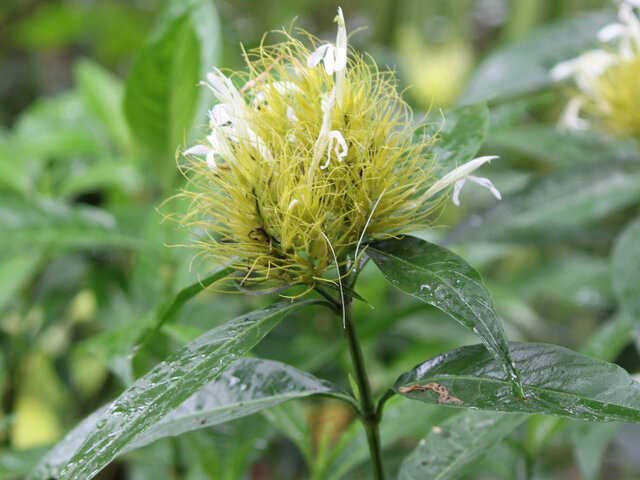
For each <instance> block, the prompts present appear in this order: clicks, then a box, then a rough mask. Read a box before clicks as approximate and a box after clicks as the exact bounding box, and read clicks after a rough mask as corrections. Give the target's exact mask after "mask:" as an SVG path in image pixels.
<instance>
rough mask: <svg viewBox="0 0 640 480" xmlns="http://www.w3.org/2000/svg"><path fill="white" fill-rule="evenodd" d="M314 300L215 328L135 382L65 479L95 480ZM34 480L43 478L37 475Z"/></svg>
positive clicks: (102, 421) (109, 411)
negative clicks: (282, 321)
mask: <svg viewBox="0 0 640 480" xmlns="http://www.w3.org/2000/svg"><path fill="white" fill-rule="evenodd" d="M314 303H317V301H313V300H303V301H298V302H294V303H291V302H282V303H278V304H275V305H272V306H271V307H268V308H266V309H264V310H258V311H255V312H251V313H249V314H247V315H243V316H241V317H238V318H236V319H234V320H231V321H230V322H228V323H226V324H224V325H221V326H220V327H217V328H214V329H213V330H210V331H209V332H207V333H205V334H204V335H202V336H201V337H199V338H198V339H196V340H195V341H193V342H191V343H190V344H188V345H186V346H185V347H183V348H182V349H180V350H179V351H178V352H176V353H175V354H173V355H171V356H170V357H169V358H167V360H165V361H164V362H162V363H160V364H159V365H157V366H156V367H155V368H153V369H152V370H151V371H150V372H149V373H147V374H146V375H145V376H143V377H142V378H140V379H139V380H137V381H136V382H135V383H134V384H132V385H131V386H130V387H129V388H127V390H125V392H124V393H123V394H122V395H120V397H118V398H117V399H116V400H115V401H114V402H113V403H112V404H111V405H110V406H109V407H108V409H107V411H106V412H105V413H104V415H103V416H102V418H100V420H98V422H97V423H96V429H95V430H94V431H92V432H91V434H90V435H89V436H88V437H86V438H85V439H84V441H83V443H82V445H81V446H80V447H79V448H78V449H77V450H76V451H75V453H74V455H73V457H72V458H71V460H70V461H69V463H68V464H67V465H66V466H65V467H64V469H63V470H62V471H61V472H60V478H61V479H76V478H91V476H92V475H95V474H96V473H97V472H99V471H100V470H101V469H102V468H103V467H104V466H106V465H107V464H108V463H109V462H110V461H111V460H113V459H114V458H115V457H116V456H117V455H118V454H119V453H121V452H122V451H124V450H125V449H127V448H128V447H130V446H131V445H132V444H133V443H134V442H135V441H136V440H137V439H139V438H140V436H141V435H142V434H143V433H144V432H145V431H147V430H148V429H149V428H151V427H152V426H153V425H154V424H156V423H157V422H158V421H160V420H161V419H162V418H163V417H165V416H166V415H167V414H168V413H169V412H171V411H172V410H173V409H175V408H177V407H178V406H179V405H180V404H182V403H183V402H184V401H185V400H187V399H188V398H189V397H191V396H192V395H193V394H195V393H196V392H197V391H198V390H200V389H201V388H202V387H203V386H204V385H206V384H207V383H209V382H211V381H212V380H214V379H215V378H216V377H217V376H219V375H220V374H221V373H222V372H223V371H224V370H225V369H226V368H228V367H229V366H230V365H231V364H233V363H234V362H235V361H236V359H237V358H238V356H240V355H243V354H244V353H245V352H247V351H248V350H250V349H251V348H252V347H253V346H254V345H256V344H257V343H258V342H259V341H260V340H261V339H262V338H263V337H264V336H265V335H266V334H267V333H268V332H269V331H270V330H271V329H272V328H273V327H275V326H276V325H277V324H278V323H280V321H281V320H282V319H283V318H284V317H285V316H287V315H288V314H291V313H293V312H295V311H297V310H299V309H300V308H302V307H304V306H307V305H311V304H314ZM37 473H38V472H34V474H33V475H32V478H42V477H40V476H36V474H37Z"/></svg>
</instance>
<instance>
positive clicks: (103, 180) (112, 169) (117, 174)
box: [58, 157, 144, 198]
mask: <svg viewBox="0 0 640 480" xmlns="http://www.w3.org/2000/svg"><path fill="white" fill-rule="evenodd" d="M143 184H144V179H143V177H142V175H141V174H140V173H139V172H138V170H136V169H135V168H134V167H133V166H131V165H127V164H123V163H121V162H119V161H118V160H114V159H113V158H110V157H108V158H103V159H101V160H100V161H98V162H97V163H93V164H91V165H88V166H87V167H86V168H77V169H75V170H74V171H73V172H71V174H70V175H68V176H67V177H65V178H64V180H63V182H62V184H61V185H60V187H59V190H58V193H59V195H61V196H64V197H68V198H72V197H75V196H78V195H80V194H83V193H87V192H94V191H100V190H110V191H118V192H123V193H129V194H131V193H133V192H135V191H140V190H142V185H143Z"/></svg>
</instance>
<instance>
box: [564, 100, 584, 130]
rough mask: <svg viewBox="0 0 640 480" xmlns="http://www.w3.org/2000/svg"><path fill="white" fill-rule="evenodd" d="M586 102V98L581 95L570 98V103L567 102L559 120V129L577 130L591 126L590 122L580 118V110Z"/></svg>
mask: <svg viewBox="0 0 640 480" xmlns="http://www.w3.org/2000/svg"><path fill="white" fill-rule="evenodd" d="M584 102H585V98H584V97H581V96H578V97H573V98H572V99H571V100H569V103H567V106H566V107H565V109H564V112H562V115H561V116H560V120H559V121H558V129H559V130H561V131H562V130H573V131H577V130H587V129H588V128H589V122H587V121H586V120H584V119H582V118H580V110H581V109H582V105H584Z"/></svg>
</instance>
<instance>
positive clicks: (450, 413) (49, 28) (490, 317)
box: [0, 0, 640, 480]
mask: <svg viewBox="0 0 640 480" xmlns="http://www.w3.org/2000/svg"><path fill="white" fill-rule="evenodd" d="M99 3H100V4H99V5H98V3H96V2H93V3H91V4H90V5H89V4H86V3H85V2H77V1H71V2H63V3H59V2H53V1H43V2H38V1H33V2H20V1H16V0H10V1H9V2H6V5H5V4H3V5H2V6H1V7H0V36H2V38H3V40H4V41H3V42H0V59H1V60H2V61H3V64H4V65H6V72H7V73H6V75H5V77H6V80H5V79H3V81H2V82H0V98H1V99H2V100H1V104H0V121H2V124H3V127H2V129H1V130H0V247H1V249H0V329H1V330H0V331H1V332H2V335H1V336H0V343H1V348H0V379H1V383H0V392H1V395H0V398H1V400H2V413H1V414H0V415H1V416H0V442H1V443H0V445H1V447H0V479H18V478H31V479H47V478H60V479H73V478H92V477H93V476H96V478H105V479H108V478H135V479H151V478H154V479H160V478H167V479H169V478H187V479H191V478H222V479H229V480H230V479H236V478H246V479H253V478H312V479H314V480H320V479H332V480H338V479H341V478H358V479H360V478H362V479H364V478H383V476H384V474H386V475H387V476H388V478H400V479H419V478H438V479H453V478H467V479H474V478H478V479H479V478H497V479H514V478H557V479H560V478H565V474H566V472H567V471H568V470H569V469H571V470H572V471H574V470H576V469H577V470H578V471H579V472H580V473H581V474H582V475H583V477H584V478H587V479H596V478H600V472H601V471H602V469H603V466H604V465H607V467H610V468H609V470H610V475H612V477H611V478H620V479H622V478H635V477H636V476H637V475H639V474H640V465H639V464H638V463H637V458H638V455H637V446H636V445H637V442H634V440H633V439H634V438H636V437H637V436H638V432H639V430H638V426H637V423H640V407H639V405H640V387H639V386H638V383H637V380H636V379H635V378H637V377H635V376H634V375H633V374H637V373H638V372H639V371H640V353H639V350H638V346H639V345H640V342H639V341H638V338H639V337H638V335H640V324H639V323H638V321H639V320H640V304H639V299H640V290H639V285H640V273H639V272H640V250H639V246H640V223H639V222H640V219H639V218H640V217H639V216H640V187H639V185H640V151H639V150H638V144H637V142H636V141H635V140H634V139H630V138H626V137H621V136H616V135H617V133H616V132H609V131H606V130H603V129H602V128H603V125H602V124H599V123H597V122H594V123H593V125H592V128H591V130H588V131H586V132H570V131H561V130H558V129H557V128H556V122H557V119H558V116H559V114H560V111H559V109H558V105H563V104H564V103H566V98H567V97H568V96H570V95H571V94H572V92H567V89H564V88H562V87H560V86H559V85H558V84H557V83H555V82H554V79H553V77H552V76H551V75H550V74H549V72H550V70H551V69H552V68H553V67H554V66H555V65H556V64H558V63H559V62H562V61H566V60H569V59H571V58H573V57H576V56H577V55H579V54H581V53H582V52H584V51H586V50H589V49H592V48H594V47H595V46H596V45H597V42H598V40H597V32H598V30H599V29H600V28H601V27H602V26H604V25H607V24H609V23H611V22H612V21H615V18H616V12H615V10H614V8H613V7H612V5H611V4H609V3H608V2H607V1H605V0H602V1H588V0H583V1H576V2H555V1H551V0H549V1H544V2H512V5H511V4H510V5H511V6H510V7H509V8H508V9H507V10H506V11H505V12H503V14H504V15H503V16H502V17H500V15H497V16H496V15H494V16H492V15H491V14H488V13H487V11H486V10H483V8H485V7H483V6H482V4H483V2H473V1H471V0H464V1H460V2H446V1H444V0H443V1H437V2H420V1H418V0H415V1H409V2H404V3H402V2H400V3H398V2H394V1H391V0H389V1H387V0H379V1H377V2H371V3H370V4H368V3H365V2H355V3H354V4H353V5H347V4H345V5H344V7H345V17H346V18H347V22H349V21H351V20H350V19H351V18H354V19H355V18H357V14H359V13H360V14H362V16H364V17H365V18H366V22H365V23H368V24H369V25H371V26H373V27H374V28H372V29H371V30H369V31H366V32H364V33H356V34H354V35H353V36H352V37H350V38H349V42H350V44H351V45H354V49H355V50H368V51H369V52H371V53H372V55H373V58H375V60H376V61H377V63H378V65H386V64H389V65H398V72H397V76H398V80H399V83H400V90H402V88H403V87H404V86H407V77H408V76H410V75H409V73H407V72H416V71H423V70H421V69H422V68H425V70H424V71H432V69H433V68H434V67H433V65H406V64H405V62H407V61H413V62H417V61H421V62H429V61H430V59H429V58H428V56H426V57H425V56H421V55H411V54H407V53H406V52H405V51H404V49H406V48H408V47H407V42H400V41H398V40H397V39H396V38H395V37H403V36H406V38H418V39H420V38H421V41H423V42H424V43H425V45H426V46H425V48H427V47H428V49H432V50H436V49H440V48H442V49H443V51H450V50H448V49H449V48H453V49H455V48H457V49H462V50H465V49H466V50H465V51H469V52H473V49H474V48H475V49H476V51H475V54H473V53H472V54H470V55H475V56H474V57H473V58H474V63H475V64H476V66H475V67H474V66H473V65H471V64H469V65H468V66H467V69H468V70H469V71H471V73H470V76H469V78H468V79H467V82H466V85H467V86H466V88H465V90H464V91H463V92H458V91H450V92H447V94H446V97H447V98H454V97H457V98H458V102H457V105H445V104H440V103H438V99H437V98H435V99H434V100H433V104H432V105H431V107H432V108H431V109H430V111H429V113H428V114H427V115H426V116H425V117H424V118H425V119H426V121H425V122H424V123H423V124H421V126H419V127H417V128H416V129H415V131H411V134H412V135H413V140H414V141H415V142H417V144H419V145H421V147H420V149H422V146H424V145H428V146H429V147H430V151H429V157H428V159H429V161H433V162H434V165H426V166H425V168H426V169H427V170H428V171H429V173H430V175H432V176H433V177H432V179H433V180H434V181H436V180H437V179H442V178H443V177H444V176H445V174H446V172H450V171H451V170H452V169H454V168H455V167H459V166H461V165H464V164H466V163H467V162H469V161H471V159H473V158H474V157H475V156H477V155H479V154H484V155H494V154H498V155H500V158H499V159H495V160H493V163H492V164H491V168H490V171H491V173H490V177H491V179H492V181H493V182H494V184H495V185H496V187H498V188H499V190H500V191H501V192H502V200H501V201H497V200H494V199H492V198H491V197H490V196H489V195H486V191H484V190H480V189H474V188H473V187H470V188H466V189H465V190H464V191H463V192H462V194H461V195H460V198H461V202H460V203H461V206H460V207H454V206H451V205H448V204H445V205H443V206H442V207H441V208H439V209H438V210H437V211H430V212H427V213H428V215H427V214H425V217H424V219H422V220H425V222H424V224H428V225H435V224H438V225H442V226H443V227H442V228H431V229H423V230H418V231H414V230H415V229H412V231H413V233H412V234H411V235H412V236H409V235H405V236H404V237H396V238H386V239H384V240H378V241H374V238H373V237H375V236H374V235H372V236H366V237H365V236H363V237H360V235H359V232H360V230H362V227H363V226H364V225H368V220H370V219H368V218H367V215H361V216H362V218H360V219H358V221H359V222H360V223H359V225H360V226H359V227H358V228H359V230H358V231H357V232H355V233H357V235H355V237H354V238H352V239H350V241H349V244H348V245H343V246H342V247H343V248H342V250H341V251H340V252H339V255H340V256H341V257H342V260H344V261H343V262H340V270H339V271H338V272H336V271H331V270H330V269H331V268H332V262H328V263H327V265H325V266H323V270H324V269H325V267H326V268H327V269H329V273H328V274H326V275H325V277H324V280H327V281H325V282H322V284H321V285H315V287H316V288H315V289H314V290H313V291H311V292H306V289H307V286H306V285H305V286H300V285H298V286H293V287H291V288H288V289H286V290H278V291H277V292H275V293H264V292H261V294H260V295H256V294H255V292H254V291H245V290H244V289H243V288H240V289H239V292H237V293H236V294H234V295H230V294H221V293H218V292H216V289H215V287H214V288H213V290H212V289H211V285H215V284H219V282H220V281H221V280H222V279H226V278H227V277H228V276H229V275H231V274H232V270H231V269H229V268H227V267H228V265H220V264H217V263H215V262H213V263H212V262H205V261H201V260H199V259H195V260H193V258H192V257H193V251H192V250H191V249H189V248H183V247H181V246H182V245H192V244H193V243H194V239H197V238H202V234H203V231H202V230H201V229H200V230H198V229H193V228H189V227H188V228H181V227H177V226H176V224H175V223H173V222H167V221H163V220H164V215H165V213H166V212H167V211H168V210H169V211H170V212H171V213H172V214H175V215H177V216H182V215H185V214H187V212H188V211H189V209H190V200H189V199H186V200H185V199H184V198H181V197H179V196H178V197H175V198H173V200H172V201H171V202H170V203H168V204H163V202H164V200H165V199H166V198H169V197H172V196H174V195H175V194H176V193H177V192H179V191H180V190H181V189H183V188H184V187H185V186H186V185H187V182H188V179H187V178H185V177H183V176H182V175H180V168H178V167H183V169H184V166H185V165H186V163H185V162H186V159H185V158H184V157H182V156H179V155H178V156H176V152H178V151H184V149H186V148H187V147H188V146H191V145H194V144H195V143H196V141H195V140H194V139H195V138H197V136H199V135H200V132H201V130H202V128H203V127H202V125H203V124H205V123H207V120H206V109H207V108H210V107H211V106H212V105H213V104H214V103H215V101H214V99H213V96H212V95H211V92H209V91H208V89H206V88H197V87H196V84H197V83H198V81H199V80H200V79H202V78H205V75H206V73H207V72H209V71H210V70H211V68H212V67H214V66H219V67H223V66H226V67H233V68H236V67H238V66H239V61H238V60H237V58H239V57H240V55H239V53H240V50H239V48H238V47H237V44H238V42H239V41H242V42H244V44H245V45H246V49H247V50H249V49H251V48H252V47H257V46H258V45H259V42H260V35H261V34H262V32H263V31H267V30H272V29H273V28H277V27H280V25H288V24H289V22H290V21H291V19H292V18H293V17H294V16H296V15H299V16H300V18H299V20H298V22H299V23H298V24H296V25H295V26H302V27H305V28H306V29H307V30H309V31H311V32H313V33H315V34H318V35H319V36H322V37H323V38H324V37H327V38H330V37H331V36H332V35H333V33H327V32H334V30H333V25H332V23H331V20H332V17H333V14H334V6H333V5H331V6H328V5H327V4H325V3H324V2H318V3H317V5H316V4H314V6H313V7H312V6H309V5H304V4H303V2H274V5H273V8H269V9H265V8H264V5H262V4H261V3H260V2H254V1H251V0H249V1H246V2H239V3H238V4H237V5H236V4H235V3H233V2H226V3H225V2H210V1H208V0H189V1H185V2H180V1H167V2H165V3H164V4H162V5H158V6H151V5H150V4H148V3H145V2H120V1H117V0H108V1H105V2H99ZM401 3H402V8H400V7H399V6H398V5H400V4H401ZM427 3H428V5H426V4H427ZM486 3H489V2H486ZM534 5H535V6H534ZM472 7H473V9H472ZM594 8H595V10H594ZM590 9H591V10H590ZM472 10H473V11H474V12H475V13H474V16H473V18H471V17H470V16H469V14H468V12H469V11H472ZM219 16H220V18H219ZM434 19H436V20H437V19H440V20H437V21H436V20H434ZM358 21H359V20H354V21H353V22H354V26H353V30H355V27H356V23H357V22H358ZM440 21H442V22H445V23H446V25H447V28H444V29H443V28H439V27H438V25H439V24H438V23H437V22H440ZM472 22H474V23H473V26H474V28H469V25H470V23H472ZM492 22H493V23H492ZM295 26H294V30H295ZM116 27H117V28H118V30H117V31H118V32H120V33H119V34H118V35H117V36H116V35H108V34H106V33H105V31H107V30H108V31H116ZM436 27H438V28H436ZM423 30H425V31H426V30H428V31H429V35H434V36H433V37H429V38H425V37H424V35H423V37H420V35H422V34H421V33H416V32H422V31H423ZM433 32H435V33H433ZM437 32H440V33H438V35H436V33H437ZM471 32H473V35H474V36H475V37H474V36H472V33H471ZM415 35H417V37H416V36H415ZM118 37H119V38H118ZM472 42H475V43H472ZM409 43H410V42H409ZM361 47H362V48H361ZM415 48H416V49H418V48H419V46H415ZM445 49H447V50H445ZM451 51H453V50H451ZM307 53H308V52H307ZM426 67H429V68H426ZM319 68H320V67H319ZM362 68H364V67H362ZM439 68H445V67H439ZM56 72H57V73H56ZM323 72H324V71H320V73H321V74H322V75H323V78H324V77H327V78H328V77H329V76H327V75H324V73H323ZM456 72H457V73H456ZM456 72H454V71H453V70H452V71H451V72H447V71H445V73H446V74H447V75H448V74H450V75H454V74H456V75H457V74H459V71H458V70H456ZM360 73H361V74H364V71H362V72H360ZM369 73H371V72H369ZM445 76H446V75H445ZM14 77H15V78H14ZM327 78H324V81H329V80H327ZM456 80H459V82H458V81H453V79H452V81H451V84H457V83H462V81H463V80H464V79H462V78H461V79H456ZM412 81H415V78H414V77H412ZM56 82H58V83H56ZM385 85H386V84H385ZM385 88H386V87H385ZM411 95H412V94H411V92H409V94H407V95H406V97H407V98H403V100H399V99H398V102H404V101H408V102H409V103H413V105H412V106H413V107H414V108H415V110H416V111H417V110H419V109H420V108H427V107H429V106H430V104H429V102H422V103H421V102H420V99H419V98H418V97H417V96H416V97H412V96H411ZM403 97H404V95H403ZM443 98H444V97H443ZM316 100H318V99H314V101H315V102H316V103H317V104H318V105H315V104H314V109H315V110H314V112H315V113H314V115H315V116H314V119H316V120H317V118H316V117H318V115H319V117H320V120H322V118H321V117H322V110H321V105H320V102H319V100H318V101H316ZM356 100H358V99H356ZM300 101H302V99H300ZM486 102H488V103H486ZM356 103H357V102H356ZM402 105H404V104H402ZM356 106H357V107H358V108H361V109H363V110H366V109H367V108H369V107H370V105H367V104H365V103H363V102H361V103H359V104H357V105H356ZM441 107H442V109H441ZM386 113H387V112H386V111H385V110H384V108H381V109H380V110H379V111H377V112H376V114H377V115H378V116H379V117H380V118H383V117H384V116H385V115H386ZM416 117H418V115H416ZM314 121H315V120H314ZM311 123H313V122H311ZM361 133H362V132H360V133H359V134H361ZM387 133H388V132H387ZM618 133H619V132H618ZM316 134H317V132H316V133H314V134H313V135H316ZM354 135H355V134H354ZM354 138H355V137H354ZM352 140H353V138H352ZM361 140H362V139H361V138H360V140H358V141H361ZM405 140H406V139H405ZM354 141H355V140H354ZM403 141H404V140H403ZM312 147H313V145H312V144H310V148H312ZM412 161H413V162H414V164H412V165H414V166H416V165H417V166H419V163H420V161H421V160H419V159H413V160H412ZM176 163H178V165H176ZM432 167H433V168H432ZM394 168H395V167H394ZM394 168H391V167H390V168H389V169H388V170H387V171H386V174H385V179H386V181H387V182H391V180H390V179H391V175H392V173H391V172H392V171H393V170H394ZM484 168H487V171H489V168H488V167H484ZM390 185H391V183H390ZM427 188H428V187H427ZM382 198H384V196H383V197H382ZM342 200H344V199H342ZM369 200H373V201H375V200H376V198H372V199H369ZM287 203H289V202H287ZM370 203H371V202H370ZM442 203H444V202H442ZM228 207H229V208H231V209H233V207H234V205H228ZM383 207H384V208H382V209H381V210H380V212H382V213H380V212H379V213H380V215H381V218H380V219H376V221H378V222H379V223H380V222H384V221H385V218H384V217H385V216H387V213H388V212H391V211H393V208H394V206H393V205H386V206H383ZM350 208H351V207H349V209H350ZM367 208H369V207H367ZM363 211H364V210H363ZM160 212H162V213H160ZM385 212H387V213H385ZM202 226H203V225H199V227H202ZM204 226H205V227H206V225H204ZM365 228H366V227H365ZM402 231H403V232H405V231H406V229H402ZM352 233H353V232H352ZM393 233H398V232H397V231H394V232H393ZM377 238H380V237H377ZM316 240H318V239H316ZM361 240H362V244H360V241H361ZM320 243H322V244H323V245H324V240H322V239H321V240H320ZM179 246H180V247H179ZM356 248H358V249H359V253H360V255H359V256H358V258H357V259H356V258H355V255H354V254H355V249H356ZM324 253H325V254H328V252H324ZM369 260H371V261H369ZM241 262H242V261H241ZM353 262H355V263H353ZM354 264H355V265H358V266H360V267H362V269H361V270H359V269H358V268H351V269H349V267H352V266H353V265H354ZM321 273H322V272H320V274H321ZM320 274H319V275H320ZM336 274H339V275H341V278H342V284H341V285H338V284H337V282H336V283H334V282H333V281H332V279H335V278H336ZM229 278H231V277H229ZM356 280H357V282H356ZM230 284H231V283H229V285H230ZM225 286H226V285H225ZM309 288H312V287H309ZM302 294H306V297H305V299H300V298H298V299H296V300H294V301H291V299H290V298H289V297H293V298H297V297H299V296H301V295H302ZM407 294H408V295H407ZM283 296H286V297H287V298H282V297H283ZM343 315H344V317H343ZM343 322H344V323H343ZM578 352H580V353H578ZM403 372H404V373H403ZM74 425H75V427H74ZM629 452H631V454H629ZM383 464H384V467H383V466H382V465H383ZM372 465H373V466H374V469H375V468H378V471H377V472H375V471H374V473H373V475H374V476H373V477H372V476H371V475H372V471H371V470H372V469H371V467H372ZM376 465H377V467H376ZM382 469H384V472H382ZM98 472H100V473H98ZM616 472H617V473H616ZM572 474H573V473H572ZM575 475H577V474H575ZM607 478H609V477H607Z"/></svg>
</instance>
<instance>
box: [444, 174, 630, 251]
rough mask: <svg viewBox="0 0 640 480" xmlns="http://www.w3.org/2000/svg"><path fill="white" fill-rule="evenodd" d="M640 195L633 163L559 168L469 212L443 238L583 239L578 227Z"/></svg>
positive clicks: (525, 240) (585, 232)
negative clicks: (486, 207) (472, 212)
mask: <svg viewBox="0 0 640 480" xmlns="http://www.w3.org/2000/svg"><path fill="white" fill-rule="evenodd" d="M639 198H640V170H638V167H637V162H629V163H626V162H625V163H622V162H613V161H612V162H609V163H607V164H606V165H603V164H599V165H595V166H591V167H581V168H576V169H572V170H564V171H561V172H558V173H556V174H553V175H549V176H546V177H544V178H542V179H540V180H538V181H536V182H534V183H533V184H531V185H530V186H529V187H528V188H526V189H525V190H523V191H521V192H518V193H515V194H513V195H509V196H506V197H505V198H504V199H503V200H502V202H500V203H497V204H495V205H494V206H492V207H490V208H489V209H487V210H485V211H484V212H480V213H478V214H476V215H474V216H473V217H471V218H470V219H469V220H467V221H466V222H463V223H461V224H460V225H459V226H458V227H457V228H455V229H454V230H453V231H452V232H451V234H450V236H449V238H448V240H449V241H460V240H462V239H465V238H473V239H474V241H477V240H501V241H524V242H532V241H534V240H536V241H543V242H557V241H558V240H561V239H563V238H566V237H567V236H572V237H578V238H579V239H581V240H584V239H587V238H588V235H589V233H590V232H588V231H584V230H582V227H584V226H586V225H590V224H592V223H593V222H594V221H596V220H598V219H601V218H603V217H605V216H607V215H609V214H611V213H612V212H614V211H616V210H619V209H621V208H623V207H625V206H627V205H630V204H632V203H634V202H635V201H637V200H638V199H639ZM578 233H579V235H578Z"/></svg>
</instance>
